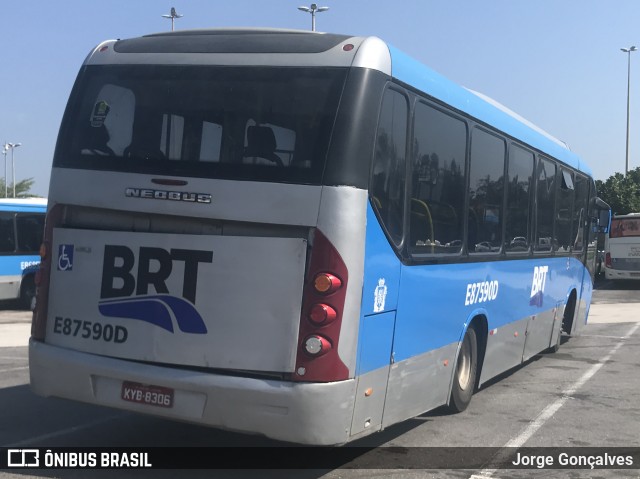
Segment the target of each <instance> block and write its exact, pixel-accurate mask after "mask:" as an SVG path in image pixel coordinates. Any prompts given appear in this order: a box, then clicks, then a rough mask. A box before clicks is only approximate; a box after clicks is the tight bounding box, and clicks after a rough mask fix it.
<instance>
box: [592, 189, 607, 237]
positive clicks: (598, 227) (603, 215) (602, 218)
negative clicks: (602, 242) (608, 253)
mask: <svg viewBox="0 0 640 479" xmlns="http://www.w3.org/2000/svg"><path fill="white" fill-rule="evenodd" d="M595 206H596V212H597V216H596V217H595V218H594V223H595V224H594V226H595V231H596V232H597V233H608V232H609V227H610V225H611V207H610V206H609V205H608V204H607V203H606V202H605V201H604V200H602V199H601V198H598V197H596V201H595Z"/></svg>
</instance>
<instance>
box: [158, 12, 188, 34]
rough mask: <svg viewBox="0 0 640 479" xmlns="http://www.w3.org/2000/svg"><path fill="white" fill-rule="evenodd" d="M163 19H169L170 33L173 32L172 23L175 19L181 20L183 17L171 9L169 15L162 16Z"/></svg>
mask: <svg viewBox="0 0 640 479" xmlns="http://www.w3.org/2000/svg"><path fill="white" fill-rule="evenodd" d="M162 17H163V18H170V19H171V31H173V22H174V20H175V19H176V18H182V17H183V15H182V14H181V13H178V12H176V9H175V8H174V7H171V13H170V14H169V15H162Z"/></svg>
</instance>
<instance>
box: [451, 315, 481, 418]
mask: <svg viewBox="0 0 640 479" xmlns="http://www.w3.org/2000/svg"><path fill="white" fill-rule="evenodd" d="M477 371H478V341H477V339H476V331H475V329H474V328H473V326H470V327H469V328H468V329H467V332H466V333H465V335H464V339H463V340H462V345H461V346H460V352H459V353H458V360H457V361H456V371H455V376H454V378H453V387H452V388H451V398H450V399H449V410H450V411H451V412H462V411H464V410H465V409H467V406H468V405H469V403H470V402H471V396H473V391H474V389H475V387H476V373H477Z"/></svg>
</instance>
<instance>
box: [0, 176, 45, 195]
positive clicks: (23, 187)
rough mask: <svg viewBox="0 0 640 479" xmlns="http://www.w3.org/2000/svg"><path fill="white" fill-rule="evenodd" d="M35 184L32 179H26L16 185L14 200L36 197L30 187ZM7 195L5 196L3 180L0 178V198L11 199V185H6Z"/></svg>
mask: <svg viewBox="0 0 640 479" xmlns="http://www.w3.org/2000/svg"><path fill="white" fill-rule="evenodd" d="M34 183H35V180H34V179H33V178H26V179H24V180H21V181H18V182H17V183H16V198H33V197H37V195H34V194H32V193H31V192H30V191H31V187H32V186H33V184H34ZM6 190H7V194H6V196H5V194H4V193H5V182H4V178H0V198H13V184H10V185H7V188H6Z"/></svg>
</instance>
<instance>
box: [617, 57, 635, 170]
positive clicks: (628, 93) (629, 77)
mask: <svg viewBox="0 0 640 479" xmlns="http://www.w3.org/2000/svg"><path fill="white" fill-rule="evenodd" d="M620 50H621V51H623V52H625V53H626V54H627V156H626V159H625V163H624V175H625V176H627V173H628V172H629V99H630V96H631V52H635V51H636V50H637V48H636V47H635V46H631V47H629V48H621V49H620Z"/></svg>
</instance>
